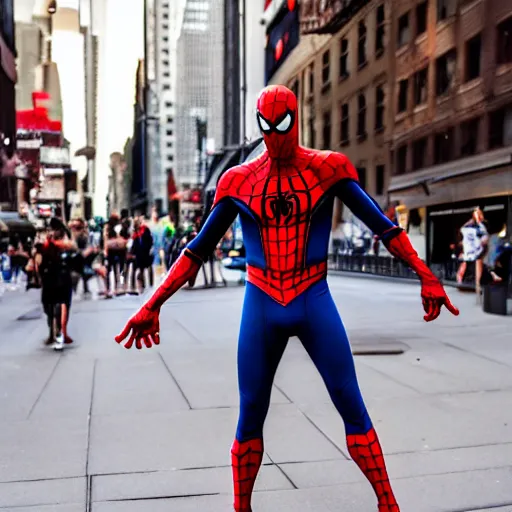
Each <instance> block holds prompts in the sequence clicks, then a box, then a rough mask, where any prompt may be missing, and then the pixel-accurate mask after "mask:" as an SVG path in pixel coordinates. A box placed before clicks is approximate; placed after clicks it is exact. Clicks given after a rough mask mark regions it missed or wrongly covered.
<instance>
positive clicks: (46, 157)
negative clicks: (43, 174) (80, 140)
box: [40, 146, 71, 165]
mask: <svg viewBox="0 0 512 512" xmlns="http://www.w3.org/2000/svg"><path fill="white" fill-rule="evenodd" d="M40 151H41V154H40V160H41V163H42V164H46V165H70V162H71V161H70V158H69V149H68V148H56V147H51V146H41V150H40Z"/></svg>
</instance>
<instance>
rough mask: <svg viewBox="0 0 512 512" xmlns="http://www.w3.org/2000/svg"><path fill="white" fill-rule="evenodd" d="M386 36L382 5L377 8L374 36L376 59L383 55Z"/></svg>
mask: <svg viewBox="0 0 512 512" xmlns="http://www.w3.org/2000/svg"><path fill="white" fill-rule="evenodd" d="M385 35H386V13H385V11H384V4H382V5H379V7H377V32H376V34H375V56H376V57H377V58H378V57H380V56H381V55H382V54H383V53H384V37H385Z"/></svg>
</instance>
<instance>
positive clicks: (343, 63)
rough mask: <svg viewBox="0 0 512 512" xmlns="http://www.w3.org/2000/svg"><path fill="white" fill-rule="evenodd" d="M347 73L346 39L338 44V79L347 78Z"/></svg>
mask: <svg viewBox="0 0 512 512" xmlns="http://www.w3.org/2000/svg"><path fill="white" fill-rule="evenodd" d="M348 75H349V72H348V39H345V38H343V39H342V40H341V42H340V78H347V77H348Z"/></svg>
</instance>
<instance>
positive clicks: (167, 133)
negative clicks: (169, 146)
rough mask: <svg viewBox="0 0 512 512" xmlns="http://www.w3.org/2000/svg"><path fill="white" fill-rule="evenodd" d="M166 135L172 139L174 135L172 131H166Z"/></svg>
mask: <svg viewBox="0 0 512 512" xmlns="http://www.w3.org/2000/svg"><path fill="white" fill-rule="evenodd" d="M165 134H166V135H167V136H168V137H172V135H173V131H172V130H166V131H165Z"/></svg>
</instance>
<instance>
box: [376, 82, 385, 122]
mask: <svg viewBox="0 0 512 512" xmlns="http://www.w3.org/2000/svg"><path fill="white" fill-rule="evenodd" d="M384 100H385V94H384V86H383V85H379V86H378V87H377V88H376V89H375V131H376V132H380V131H382V130H383V129H384V111H385V106H384Z"/></svg>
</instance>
